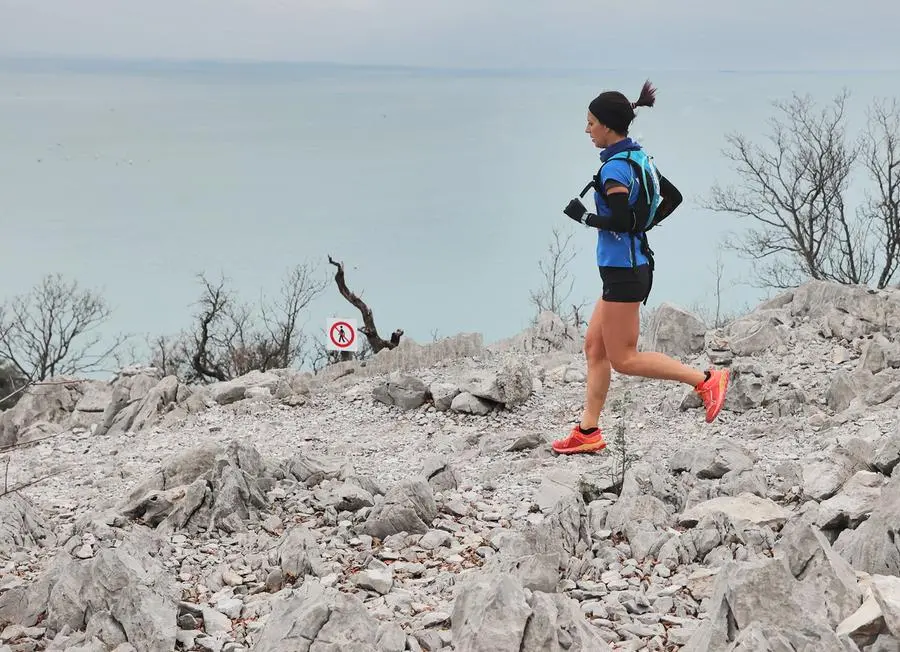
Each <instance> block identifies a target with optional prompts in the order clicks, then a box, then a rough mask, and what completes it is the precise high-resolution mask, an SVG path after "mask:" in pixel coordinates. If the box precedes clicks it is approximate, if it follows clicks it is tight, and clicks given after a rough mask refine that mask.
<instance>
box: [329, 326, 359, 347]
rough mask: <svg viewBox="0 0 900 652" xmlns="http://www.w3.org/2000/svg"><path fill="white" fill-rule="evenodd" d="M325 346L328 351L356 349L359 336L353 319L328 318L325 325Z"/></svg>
mask: <svg viewBox="0 0 900 652" xmlns="http://www.w3.org/2000/svg"><path fill="white" fill-rule="evenodd" d="M325 346H326V348H327V349H328V350H329V351H358V350H359V337H357V332H356V321H355V320H353V319H336V318H332V319H328V320H327V321H326V325H325Z"/></svg>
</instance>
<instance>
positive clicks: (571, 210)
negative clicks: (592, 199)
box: [563, 199, 587, 224]
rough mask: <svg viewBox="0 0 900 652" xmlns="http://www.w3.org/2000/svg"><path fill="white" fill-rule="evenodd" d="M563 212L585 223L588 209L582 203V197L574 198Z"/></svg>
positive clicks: (580, 222)
mask: <svg viewBox="0 0 900 652" xmlns="http://www.w3.org/2000/svg"><path fill="white" fill-rule="evenodd" d="M563 213H565V214H566V215H568V216H569V217H571V218H572V219H573V220H575V221H576V222H578V223H579V224H584V216H585V215H586V214H587V209H586V208H585V207H584V204H582V203H581V200H580V199H573V200H572V201H570V202H569V205H568V206H566V208H565V209H564V210H563Z"/></svg>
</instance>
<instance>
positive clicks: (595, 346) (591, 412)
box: [580, 300, 610, 430]
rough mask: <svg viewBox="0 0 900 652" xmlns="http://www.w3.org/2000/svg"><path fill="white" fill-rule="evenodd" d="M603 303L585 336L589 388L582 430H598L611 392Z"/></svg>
mask: <svg viewBox="0 0 900 652" xmlns="http://www.w3.org/2000/svg"><path fill="white" fill-rule="evenodd" d="M602 312H603V301H602V300H598V301H597V304H596V305H595V306H594V312H593V313H592V314H591V319H590V321H589V322H588V327H587V331H586V332H585V334H584V355H585V358H587V388H586V390H585V397H584V412H583V413H582V416H581V424H580V425H581V429H582V430H587V429H589V428H597V427H599V425H600V413H601V412H602V411H603V405H604V404H605V403H606V395H607V393H608V392H609V376H610V364H609V357H608V356H607V355H606V347H605V346H604V343H603V325H602Z"/></svg>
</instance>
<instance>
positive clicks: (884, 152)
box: [860, 99, 900, 288]
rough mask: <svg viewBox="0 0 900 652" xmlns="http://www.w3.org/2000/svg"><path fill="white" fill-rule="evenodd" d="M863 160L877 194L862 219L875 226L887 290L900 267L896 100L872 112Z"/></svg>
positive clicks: (881, 282)
mask: <svg viewBox="0 0 900 652" xmlns="http://www.w3.org/2000/svg"><path fill="white" fill-rule="evenodd" d="M861 158H862V161H863V164H864V165H865V167H866V170H867V171H868V173H869V175H870V177H871V179H872V180H873V182H874V186H875V191H874V193H871V192H870V193H869V194H868V197H867V200H866V203H865V205H864V206H863V207H862V208H861V209H860V217H861V220H862V221H863V222H864V223H867V224H872V225H873V229H874V230H875V233H876V238H877V241H878V243H879V244H880V247H881V248H882V255H883V261H882V266H881V271H880V273H879V274H878V281H877V286H878V287H879V288H883V287H887V286H888V284H890V282H891V280H892V279H893V277H894V275H895V274H896V273H897V269H898V267H900V103H898V102H897V100H896V99H893V100H889V101H888V100H876V101H875V102H874V103H873V105H872V106H871V107H870V108H869V121H868V128H867V129H866V133H865V135H864V136H863V144H862V157H861Z"/></svg>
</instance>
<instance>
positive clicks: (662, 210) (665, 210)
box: [656, 174, 684, 220]
mask: <svg viewBox="0 0 900 652" xmlns="http://www.w3.org/2000/svg"><path fill="white" fill-rule="evenodd" d="M659 194H660V195H662V203H661V204H660V205H659V208H658V209H656V214H657V215H659V218H658V219H660V220H662V219H665V218H666V217H668V216H669V215H671V214H672V213H673V211H674V210H675V209H676V208H678V206H679V205H680V204H681V202H682V200H683V199H684V198H683V197H682V196H681V193H680V192H679V191H678V188H676V187H675V184H673V183H672V182H671V181H669V180H668V179H667V178H666V177H664V176H663V175H662V174H660V175H659Z"/></svg>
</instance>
